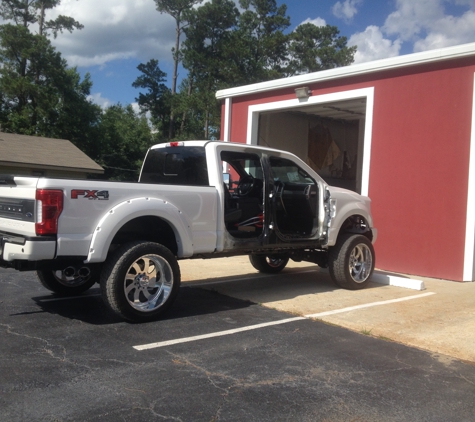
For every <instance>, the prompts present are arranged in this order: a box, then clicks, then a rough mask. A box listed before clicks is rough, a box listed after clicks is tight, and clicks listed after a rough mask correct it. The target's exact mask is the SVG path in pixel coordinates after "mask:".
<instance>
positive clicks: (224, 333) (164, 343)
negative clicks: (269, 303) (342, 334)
mask: <svg viewBox="0 0 475 422" xmlns="http://www.w3.org/2000/svg"><path fill="white" fill-rule="evenodd" d="M432 295H435V292H428V293H423V294H419V295H414V296H406V297H402V298H399V299H390V300H384V301H380V302H372V303H365V304H363V305H356V306H350V307H347V308H341V309H336V310H334V311H326V312H320V313H317V314H311V315H305V316H303V317H295V318H287V319H282V320H279V321H273V322H266V323H262V324H256V325H249V326H247V327H241V328H236V329H233V330H226V331H218V332H215V333H209V334H202V335H199V336H193V337H185V338H179V339H174V340H167V341H161V342H157V343H149V344H142V345H139V346H133V348H134V349H136V350H139V351H142V350H147V349H156V348H159V347H165V346H171V345H174V344H181V343H188V342H190V341H198V340H203V339H207V338H213V337H222V336H227V335H230V334H236V333H242V332H244V331H251V330H257V329H259V328H265V327H270V326H272V325H281V324H287V323H289V322H295V321H301V320H304V319H309V318H320V317H323V316H327V315H334V314H341V313H344V312H350V311H354V310H358V309H364V308H370V307H373V306H380V305H387V304H390V303H396V302H403V301H406V300H412V299H420V298H423V297H427V296H432Z"/></svg>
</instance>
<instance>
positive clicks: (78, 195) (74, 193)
mask: <svg viewBox="0 0 475 422" xmlns="http://www.w3.org/2000/svg"><path fill="white" fill-rule="evenodd" d="M71 199H89V200H95V199H98V200H99V201H104V200H108V199H109V191H108V190H87V189H72V190H71Z"/></svg>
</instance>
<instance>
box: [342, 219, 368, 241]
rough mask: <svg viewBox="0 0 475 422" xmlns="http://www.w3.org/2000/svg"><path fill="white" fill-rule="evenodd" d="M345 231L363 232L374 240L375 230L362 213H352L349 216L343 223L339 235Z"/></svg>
mask: <svg viewBox="0 0 475 422" xmlns="http://www.w3.org/2000/svg"><path fill="white" fill-rule="evenodd" d="M345 233H355V234H362V235H363V236H366V237H367V238H368V239H369V240H370V241H373V232H372V231H371V228H370V227H369V226H368V222H367V221H366V219H365V218H364V217H362V216H361V215H352V216H351V217H348V218H347V219H346V220H345V221H344V222H343V224H342V225H341V228H340V232H339V233H338V237H340V236H341V235H342V234H345Z"/></svg>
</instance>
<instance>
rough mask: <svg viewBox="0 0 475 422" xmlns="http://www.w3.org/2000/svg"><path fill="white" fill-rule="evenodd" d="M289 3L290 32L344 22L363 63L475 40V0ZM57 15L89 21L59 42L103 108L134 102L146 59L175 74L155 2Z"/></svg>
mask: <svg viewBox="0 0 475 422" xmlns="http://www.w3.org/2000/svg"><path fill="white" fill-rule="evenodd" d="M205 1H206V0H205ZM236 2H237V0H236ZM283 3H285V4H286V5H287V13H288V15H289V16H290V20H291V28H290V29H291V30H293V29H294V28H295V27H296V26H298V25H299V24H301V23H303V22H311V23H314V24H315V25H325V24H329V25H335V26H337V27H338V28H339V29H340V34H341V35H344V36H346V37H347V38H348V40H349V45H357V46H358V52H357V54H356V56H355V62H356V63H362V62H368V61H373V60H378V59H383V58H387V57H393V56H398V55H401V54H410V53H413V52H419V51H425V50H431V49H434V48H441V47H448V46H452V45H459V44H465V43H468V42H475V0H339V1H335V0H287V1H281V0H277V4H279V5H280V4H283ZM56 14H63V15H69V16H72V17H74V18H75V19H76V20H78V21H79V22H81V23H82V24H83V25H84V29H83V30H81V31H75V32H73V33H72V34H69V33H64V34H60V35H59V36H58V38H57V39H56V40H53V43H54V44H55V46H56V47H57V49H58V50H59V51H61V53H62V54H63V57H65V58H66V60H67V61H68V64H69V65H70V66H77V67H78V70H79V71H80V72H81V73H82V74H84V73H86V72H89V73H90V74H91V76H92V81H93V83H94V86H93V89H92V95H91V99H92V101H94V102H96V103H98V104H100V105H101V106H103V107H107V106H108V105H112V104H116V103H118V102H120V103H121V104H123V105H125V104H130V103H134V102H135V98H136V97H137V96H138V93H139V91H138V90H137V89H135V88H133V87H132V82H133V81H134V80H135V78H136V77H137V76H138V75H139V72H138V71H137V65H138V64H140V63H145V62H147V61H148V60H150V59H153V58H155V59H158V60H159V65H160V68H161V69H162V70H163V71H164V72H166V73H167V74H168V76H171V73H172V63H171V48H172V46H173V42H174V36H175V34H174V20H173V19H172V18H171V17H170V16H168V15H162V14H160V13H159V12H157V11H156V9H155V2H154V1H153V0H62V2H61V4H60V6H59V7H58V8H57V9H55V10H54V11H53V12H52V13H51V14H50V17H54V15H56Z"/></svg>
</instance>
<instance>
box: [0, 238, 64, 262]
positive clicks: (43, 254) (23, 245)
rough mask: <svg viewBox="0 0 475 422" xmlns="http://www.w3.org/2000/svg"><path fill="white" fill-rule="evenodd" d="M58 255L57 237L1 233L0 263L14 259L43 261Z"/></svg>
mask: <svg viewBox="0 0 475 422" xmlns="http://www.w3.org/2000/svg"><path fill="white" fill-rule="evenodd" d="M55 255H56V238H55V237H52V236H48V237H21V236H14V235H9V234H5V233H0V265H1V264H2V261H3V262H4V263H8V262H13V261H18V260H21V261H42V260H45V259H53V258H54V257H55Z"/></svg>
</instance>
